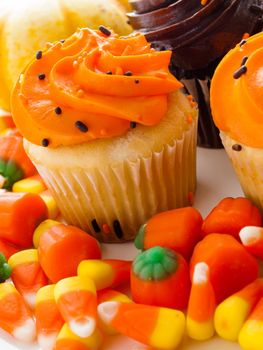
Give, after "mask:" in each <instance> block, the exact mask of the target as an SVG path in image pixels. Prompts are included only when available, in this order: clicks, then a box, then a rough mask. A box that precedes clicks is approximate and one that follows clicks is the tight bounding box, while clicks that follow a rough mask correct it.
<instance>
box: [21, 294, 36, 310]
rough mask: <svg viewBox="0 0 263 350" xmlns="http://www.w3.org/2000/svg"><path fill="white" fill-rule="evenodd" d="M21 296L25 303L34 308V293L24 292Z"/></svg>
mask: <svg viewBox="0 0 263 350" xmlns="http://www.w3.org/2000/svg"><path fill="white" fill-rule="evenodd" d="M23 298H24V300H25V302H26V304H27V305H28V306H29V307H30V308H31V309H32V310H34V309H35V305H36V293H25V294H23Z"/></svg>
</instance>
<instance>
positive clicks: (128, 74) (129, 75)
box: [124, 71, 133, 77]
mask: <svg viewBox="0 0 263 350" xmlns="http://www.w3.org/2000/svg"><path fill="white" fill-rule="evenodd" d="M124 75H126V76H127V77H131V76H132V75H133V74H132V72H131V71H128V72H125V73H124Z"/></svg>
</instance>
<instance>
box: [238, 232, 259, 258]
mask: <svg viewBox="0 0 263 350" xmlns="http://www.w3.org/2000/svg"><path fill="white" fill-rule="evenodd" d="M239 237H240V240H241V242H242V243H243V245H244V246H245V247H246V249H247V250H248V251H249V253H251V254H252V255H254V256H256V257H257V258H260V259H263V227H258V226H245V227H244V228H242V229H241V230H240V232H239Z"/></svg>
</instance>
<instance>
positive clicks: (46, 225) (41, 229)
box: [33, 219, 61, 248]
mask: <svg viewBox="0 0 263 350" xmlns="http://www.w3.org/2000/svg"><path fill="white" fill-rule="evenodd" d="M55 225H61V222H59V221H55V220H51V219H47V220H44V221H42V222H41V224H39V225H38V226H37V228H36V229H35V231H34V234H33V244H34V247H35V248H38V245H39V239H40V237H41V236H42V234H43V233H44V232H46V231H47V230H48V229H49V228H50V227H53V226H55Z"/></svg>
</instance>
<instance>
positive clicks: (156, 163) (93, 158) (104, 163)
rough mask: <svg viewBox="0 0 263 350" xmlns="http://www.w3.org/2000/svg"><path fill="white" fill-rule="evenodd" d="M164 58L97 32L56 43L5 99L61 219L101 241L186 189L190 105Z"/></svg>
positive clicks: (126, 234)
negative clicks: (10, 95)
mask: <svg viewBox="0 0 263 350" xmlns="http://www.w3.org/2000/svg"><path fill="white" fill-rule="evenodd" d="M170 58H171V52H169V51H163V52H158V51H155V50H153V49H152V48H151V47H150V44H149V43H148V42H147V41H146V39H145V37H144V36H143V35H142V34H136V35H131V36H127V37H118V36H117V35H116V34H114V33H113V32H111V31H110V30H109V29H107V28H105V27H100V30H99V31H93V30H90V29H86V28H85V29H81V30H79V31H78V32H76V33H75V34H74V35H73V36H71V37H70V38H68V39H67V40H66V41H65V42H64V43H61V42H57V43H55V44H54V45H53V46H52V47H50V48H48V49H47V50H46V51H45V52H41V51H39V52H37V54H36V58H35V59H34V60H33V61H32V62H31V63H30V64H29V66H28V67H27V68H26V69H25V71H24V73H22V74H21V76H20V79H19V81H18V82H17V84H16V87H15V89H14V92H13V95H12V113H13V116H14V120H15V123H16V125H17V127H18V128H19V130H20V132H21V133H22V135H23V136H24V138H25V143H24V145H25V149H26V151H27V153H28V155H29V157H30V158H31V160H32V161H33V163H34V164H35V166H36V167H37V169H38V171H39V173H40V175H41V176H42V178H43V179H44V181H45V182H46V184H47V186H48V188H49V189H50V191H51V192H52V194H53V196H54V197H55V199H56V201H57V204H58V206H59V208H60V210H61V213H62V214H63V216H64V218H65V219H66V221H67V222H69V223H71V224H73V225H76V226H79V227H81V228H82V229H84V230H86V231H88V232H90V233H92V234H93V235H94V236H95V237H96V238H98V239H99V240H101V241H105V242H122V241H127V240H130V239H133V238H134V236H135V234H136V233H137V231H138V229H139V227H140V226H141V224H143V223H144V222H145V221H146V220H147V219H148V218H149V217H151V216H152V215H153V214H154V213H157V212H159V211H163V210H167V209H171V208H175V207H180V206H185V205H188V204H189V200H191V198H192V195H193V193H194V191H195V184H196V175H195V159H196V130H197V108H196V105H195V104H193V102H192V101H191V100H190V99H188V98H187V97H186V96H185V95H184V94H183V93H182V92H181V91H180V89H181V87H182V85H181V83H180V82H179V81H178V80H176V78H174V76H173V75H172V74H171V73H170V72H169V68H168V67H169V62H170Z"/></svg>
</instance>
